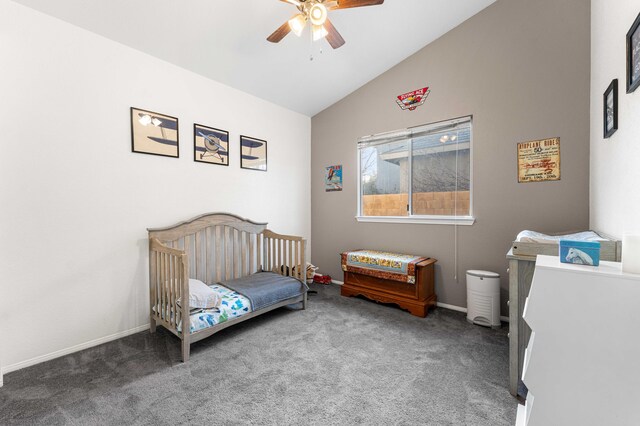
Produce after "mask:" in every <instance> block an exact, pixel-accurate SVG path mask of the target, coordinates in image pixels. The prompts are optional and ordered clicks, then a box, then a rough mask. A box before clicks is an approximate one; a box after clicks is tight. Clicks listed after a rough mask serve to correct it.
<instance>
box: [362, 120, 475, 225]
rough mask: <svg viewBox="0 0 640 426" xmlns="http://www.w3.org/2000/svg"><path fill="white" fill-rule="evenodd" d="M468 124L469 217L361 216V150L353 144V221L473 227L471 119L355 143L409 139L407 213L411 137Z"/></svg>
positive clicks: (411, 209) (377, 135)
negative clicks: (355, 207)
mask: <svg viewBox="0 0 640 426" xmlns="http://www.w3.org/2000/svg"><path fill="white" fill-rule="evenodd" d="M465 122H468V123H469V128H470V136H469V162H470V164H469V174H470V176H471V179H470V182H469V215H466V216H442V215H407V216H364V215H362V195H363V194H362V170H361V168H360V167H361V161H362V155H361V151H360V148H359V147H358V145H356V150H357V157H358V158H357V170H358V179H357V190H358V203H357V205H358V211H357V213H356V216H355V218H356V220H357V221H358V222H372V223H414V224H429V225H473V224H474V223H475V221H476V219H475V217H474V216H473V151H474V143H473V116H465V117H459V118H454V119H451V120H444V121H438V122H435V123H429V124H424V125H421V126H416V127H410V128H407V129H402V130H396V131H393V132H385V133H378V134H375V135H370V136H364V137H362V138H360V139H358V144H360V143H362V142H365V141H367V142H368V141H376V140H384V139H389V142H391V141H392V140H393V139H399V140H401V139H404V138H405V137H406V138H407V139H408V140H409V147H408V152H407V155H408V164H409V178H410V179H411V181H410V182H409V185H408V187H409V193H408V197H409V213H411V212H412V211H413V205H412V202H413V200H412V199H413V197H412V193H413V170H412V167H413V158H412V155H413V138H412V137H411V135H413V134H415V133H421V132H425V131H430V130H431V131H432V130H436V129H438V128H443V127H446V126H449V125H455V124H460V123H465ZM409 160H410V161H409Z"/></svg>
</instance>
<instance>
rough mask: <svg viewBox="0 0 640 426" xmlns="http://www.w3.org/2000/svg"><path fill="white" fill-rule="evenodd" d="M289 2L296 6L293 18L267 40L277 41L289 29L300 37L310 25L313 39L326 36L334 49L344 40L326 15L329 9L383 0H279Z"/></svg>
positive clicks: (376, 2) (375, 2) (377, 3)
mask: <svg viewBox="0 0 640 426" xmlns="http://www.w3.org/2000/svg"><path fill="white" fill-rule="evenodd" d="M280 1H282V2H285V3H291V4H292V5H294V6H295V7H297V8H298V12H299V13H297V14H296V15H295V16H294V17H293V18H291V19H290V20H289V21H287V22H285V23H284V24H282V25H281V26H280V28H278V29H277V30H275V31H274V32H273V34H271V35H270V36H269V37H267V40H269V41H270V42H272V43H278V42H279V41H280V40H282V39H283V38H285V36H286V35H287V34H289V33H290V32H291V31H293V32H294V34H295V35H297V36H298V37H300V35H301V34H302V30H304V27H305V26H306V25H307V21H309V22H310V25H311V34H312V36H313V40H314V41H315V40H320V39H321V38H324V37H326V38H327V41H328V42H329V44H330V45H331V47H333V48H334V49H337V48H339V47H340V46H342V45H343V44H344V43H345V41H344V39H343V38H342V36H341V35H340V33H339V32H338V30H336V27H334V26H333V24H332V23H331V21H330V20H329V18H328V17H327V15H328V11H329V10H336V9H347V8H353V7H362V6H376V5H379V4H382V3H384V0H337V1H333V0H280Z"/></svg>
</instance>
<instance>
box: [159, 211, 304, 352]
mask: <svg viewBox="0 0 640 426" xmlns="http://www.w3.org/2000/svg"><path fill="white" fill-rule="evenodd" d="M148 232H149V290H150V305H151V306H150V330H151V332H152V333H153V332H155V329H156V325H161V326H163V327H165V328H166V329H167V330H169V331H170V332H172V333H173V334H175V335H176V336H177V337H178V338H180V339H181V340H182V360H183V361H187V360H188V359H189V348H190V344H191V343H194V342H197V341H199V340H202V339H204V338H206V337H208V336H211V335H212V334H215V333H217V332H218V331H220V330H223V329H225V328H227V327H229V326H231V325H234V324H237V323H239V322H242V321H245V320H247V319H249V318H253V317H255V316H257V315H260V314H262V313H264V312H268V311H271V310H273V309H276V308H279V307H282V306H286V305H291V304H294V303H299V302H302V306H303V308H305V307H306V302H307V298H306V291H305V292H304V293H303V294H301V295H300V296H297V297H294V298H291V299H286V300H284V301H281V302H279V303H277V304H274V305H271V306H269V307H267V308H263V309H260V310H258V311H253V312H250V313H248V314H245V315H243V316H241V317H238V318H236V319H233V320H230V321H227V322H223V323H220V324H216V325H214V326H212V327H209V328H205V329H203V330H200V331H197V332H193V333H190V321H189V313H190V308H189V304H188V303H180V304H178V300H179V299H180V300H186V301H188V299H189V297H188V295H189V278H195V279H198V280H200V281H203V282H204V283H206V284H214V283H218V282H220V281H224V280H231V279H236V278H241V277H245V276H249V275H251V274H254V273H256V272H259V271H272V272H276V273H278V274H280V275H283V276H290V277H293V278H295V279H297V280H299V281H300V282H302V283H304V282H305V279H306V277H305V275H306V274H305V269H306V268H305V265H306V263H305V243H306V242H305V240H304V238H302V237H295V236H288V235H279V234H276V233H274V232H272V231H270V230H268V229H267V223H258V222H253V221H251V220H248V219H244V218H241V217H239V216H236V215H233V214H229V213H209V214H204V215H202V216H198V217H195V218H193V219H190V220H187V221H184V222H181V223H178V224H176V225H173V226H169V227H166V228H153V229H148ZM183 295H186V297H183ZM181 298H182V299H181ZM163 313H164V315H163ZM183 319H184V320H183ZM180 323H181V324H182V326H181V329H180V330H179V329H178V324H180Z"/></svg>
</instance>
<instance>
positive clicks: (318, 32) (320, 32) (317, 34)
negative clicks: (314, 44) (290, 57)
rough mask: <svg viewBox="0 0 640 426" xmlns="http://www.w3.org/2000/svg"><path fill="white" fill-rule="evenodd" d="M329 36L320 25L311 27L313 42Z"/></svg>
mask: <svg viewBox="0 0 640 426" xmlns="http://www.w3.org/2000/svg"><path fill="white" fill-rule="evenodd" d="M327 34H329V31H327V29H326V28H325V27H323V26H322V25H314V26H313V41H318V40H320V39H321V38H324V37H326V36H327Z"/></svg>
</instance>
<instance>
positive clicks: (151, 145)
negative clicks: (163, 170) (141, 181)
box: [129, 107, 180, 158]
mask: <svg viewBox="0 0 640 426" xmlns="http://www.w3.org/2000/svg"><path fill="white" fill-rule="evenodd" d="M129 118H130V120H131V152H135V153H138V154H149V155H159V156H162V157H171V158H179V157H180V131H179V129H180V126H179V122H178V118H177V117H172V116H170V115H167V114H161V113H159V112H154V111H149V110H146V109H141V108H136V107H131V108H130V112H129ZM145 118H146V119H147V120H148V121H146V122H145V120H144V119H145ZM154 120H158V122H159V124H158V123H156V122H155V121H154ZM174 132H175V135H174ZM174 136H175V137H174ZM174 150H175V152H174Z"/></svg>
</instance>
